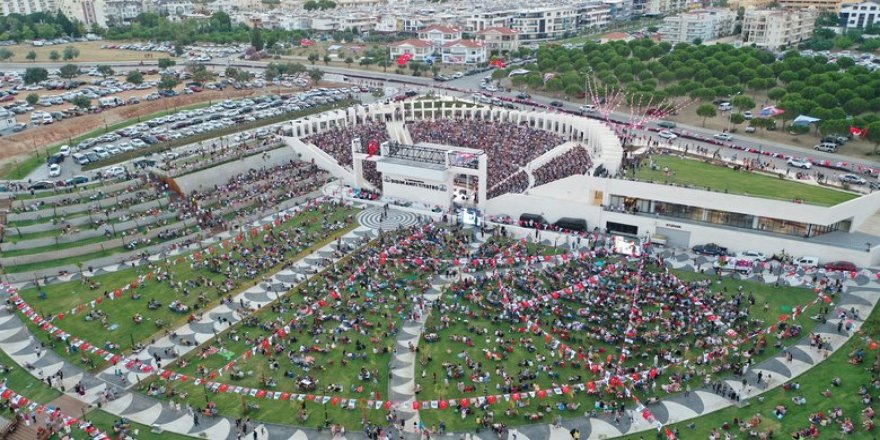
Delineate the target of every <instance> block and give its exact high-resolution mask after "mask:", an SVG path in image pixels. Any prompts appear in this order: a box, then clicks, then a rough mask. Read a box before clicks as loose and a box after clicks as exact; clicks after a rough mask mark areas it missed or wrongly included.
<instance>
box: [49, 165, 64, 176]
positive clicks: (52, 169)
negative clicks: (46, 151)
mask: <svg viewBox="0 0 880 440" xmlns="http://www.w3.org/2000/svg"><path fill="white" fill-rule="evenodd" d="M60 175H61V165H58V164H57V163H53V164H51V165H49V177H58V176H60Z"/></svg>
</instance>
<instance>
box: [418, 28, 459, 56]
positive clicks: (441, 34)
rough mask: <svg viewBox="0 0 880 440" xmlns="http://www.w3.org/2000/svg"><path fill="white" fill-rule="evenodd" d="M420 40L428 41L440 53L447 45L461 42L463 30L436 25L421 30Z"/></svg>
mask: <svg viewBox="0 0 880 440" xmlns="http://www.w3.org/2000/svg"><path fill="white" fill-rule="evenodd" d="M419 40H422V41H427V42H428V43H430V44H431V46H433V47H434V50H435V51H437V52H439V51H440V49H442V48H443V47H444V46H445V45H446V44H447V43H451V42H453V41H458V40H461V30H459V29H458V28H455V27H452V26H443V25H439V24H434V25H431V26H428V27H425V28H423V29H421V30H419Z"/></svg>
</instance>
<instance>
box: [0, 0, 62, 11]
mask: <svg viewBox="0 0 880 440" xmlns="http://www.w3.org/2000/svg"><path fill="white" fill-rule="evenodd" d="M56 10H58V6H57V4H56V2H55V0H0V11H2V12H3V14H2V15H9V14H25V15H26V14H33V13H36V12H55V11H56Z"/></svg>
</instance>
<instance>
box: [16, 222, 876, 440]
mask: <svg viewBox="0 0 880 440" xmlns="http://www.w3.org/2000/svg"><path fill="white" fill-rule="evenodd" d="M372 233H374V232H373V231H371V230H369V229H368V228H358V229H357V230H355V231H353V232H351V233H350V234H347V235H348V237H346V238H347V239H350V238H355V239H356V238H357V237H363V236H365V235H371V234H372ZM352 236H353V237H352ZM475 245H477V244H476V243H475ZM325 248H326V247H325ZM322 250H324V248H322ZM319 252H320V251H319ZM662 256H663V257H664V259H665V260H666V261H667V262H668V263H669V264H670V265H671V266H672V267H675V268H681V269H691V270H693V269H697V270H698V269H699V268H700V266H702V265H705V264H709V263H708V260H706V259H704V258H699V257H697V258H696V260H694V258H693V256H692V255H690V254H688V253H686V252H676V251H663V254H662ZM692 262H693V263H692ZM313 263H314V262H313ZM306 264H311V263H306ZM279 275H280V276H293V275H294V274H293V273H286V274H279ZM277 276H278V275H276V277H273V280H276V281H278V279H277ZM777 278H779V279H780V282H781V283H783V284H786V285H798V284H800V283H802V280H803V273H799V274H796V275H795V276H791V277H789V276H787V275H777V274H771V273H769V272H766V271H765V272H764V273H762V274H757V275H753V276H751V277H749V279H752V280H754V281H763V282H765V283H775V282H776V281H777ZM829 278H832V279H838V278H839V279H843V282H844V286H845V287H846V288H845V290H844V293H842V294H841V295H839V296H838V297H837V300H838V301H837V303H836V304H835V305H836V306H837V307H840V308H843V309H846V310H849V309H850V308H852V309H855V310H857V311H858V316H859V317H860V318H858V319H856V320H855V329H854V331H851V332H850V333H849V334H848V335H845V334H838V333H837V331H836V326H837V322H838V319H837V318H836V317H835V318H833V319H829V320H828V322H827V323H825V324H820V325H818V326H816V329H815V330H814V331H815V332H816V333H818V334H819V335H821V336H822V337H823V338H827V339H828V340H830V342H831V345H832V348H833V350H834V351H836V350H838V349H839V348H840V347H841V346H842V345H843V343H844V342H846V341H847V340H848V338H849V335H851V334H853V333H855V330H858V329H859V328H860V327H861V325H862V323H863V320H864V318H865V317H867V316H868V315H869V314H870V312H871V310H872V308H873V307H874V306H875V304H876V302H877V300H878V298H880V295H878V293H880V284H878V283H877V281H876V277H875V276H874V273H872V272H864V271H863V272H861V273H859V274H858V275H857V276H856V277H854V278H849V277H844V276H843V275H841V274H830V275H829ZM448 281H449V280H443V279H435V280H434V282H432V288H431V289H429V290H428V291H427V292H424V293H423V296H424V298H425V299H426V301H436V300H438V299H439V295H440V289H437V287H442V285H441V284H442V283H444V282H448ZM281 282H285V281H281ZM268 292H271V290H270V287H269V286H268V285H266V286H260V290H259V291H258V290H252V291H250V292H243V293H241V294H240V295H241V296H247V295H250V297H249V298H248V299H247V300H248V301H255V302H261V301H260V300H263V299H265V300H271V299H272V298H271V296H270V295H269V293H268ZM6 294H7V292H3V295H6ZM221 312H222V310H219V309H217V308H215V309H214V310H211V311H210V312H206V315H208V314H213V313H221ZM227 313H229V314H230V315H231V316H234V315H235V313H234V309H230V310H229V311H228V312H227ZM424 320H425V317H421V319H420V320H419V321H418V322H406V323H404V326H403V331H402V332H401V335H400V338H399V340H398V344H397V348H398V354H395V356H394V358H393V360H392V364H391V373H392V382H391V384H389V386H391V387H393V385H392V384H393V383H394V382H397V385H400V384H401V383H405V384H407V385H409V384H413V385H414V382H409V380H411V378H414V374H415V365H414V362H415V359H414V357H412V356H411V355H410V356H408V355H407V352H408V342H409V341H413V340H415V342H414V343H417V341H418V338H419V335H420V334H421V330H422V329H423V326H424ZM196 324H199V325H203V326H204V324H206V323H203V322H199V323H196ZM211 325H213V324H211ZM188 328H190V329H191V330H192V332H193V333H192V334H193V338H194V339H196V340H198V339H200V338H202V337H207V336H208V334H207V333H205V331H209V332H210V330H209V329H208V328H205V327H202V328H201V330H200V331H198V332H197V331H196V330H195V329H193V328H192V327H188ZM196 333H198V334H199V335H203V336H195V335H196ZM404 333H406V335H404ZM158 343H159V341H157V344H158ZM37 345H38V344H37V343H36V340H35V339H34V338H33V336H32V335H31V334H30V333H29V331H28V329H27V327H25V326H24V325H23V323H22V321H21V320H20V319H19V317H18V316H17V315H15V314H14V313H10V312H8V311H7V310H5V309H4V310H0V346H2V348H3V350H4V351H5V352H7V353H8V354H9V355H10V357H11V358H12V359H13V360H14V361H15V362H16V363H17V364H19V365H21V366H24V365H26V364H28V365H30V366H32V367H33V369H32V370H31V371H32V373H33V374H34V375H41V374H42V375H43V376H48V375H52V374H54V373H56V372H58V371H62V372H63V374H64V381H63V384H64V387H65V389H66V390H68V391H70V390H72V388H73V386H74V385H75V384H76V383H79V382H81V383H82V384H83V385H84V386H85V388H86V392H85V394H84V395H82V396H81V395H79V394H75V393H71V392H68V393H67V394H68V395H69V396H71V397H74V398H76V399H78V400H80V401H83V402H85V403H89V404H96V403H97V402H98V401H99V400H100V396H101V394H102V393H103V392H105V391H106V390H113V391H115V392H116V394H117V398H116V399H115V400H113V401H111V402H109V403H108V404H106V405H105V406H104V407H103V409H104V410H106V411H108V412H110V413H112V414H115V415H117V416H124V417H127V418H129V419H131V420H133V421H135V422H138V423H141V424H145V425H148V426H154V427H157V428H158V429H162V430H167V431H171V432H176V433H181V434H186V435H191V436H196V437H207V438H211V439H233V438H236V437H237V433H236V431H235V429H234V423H233V421H232V419H231V418H229V417H225V416H221V417H215V418H210V419H205V418H203V417H199V421H200V423H199V424H198V425H197V424H196V423H195V420H194V418H193V417H192V416H191V415H189V414H187V413H186V412H185V411H178V410H175V409H173V408H171V407H170V406H169V405H168V404H166V403H165V402H162V401H159V400H156V399H154V398H151V397H147V396H144V395H141V394H138V393H134V392H130V391H126V389H125V387H127V386H130V382H129V383H127V384H126V383H120V382H121V380H120V378H119V377H116V376H115V375H113V374H110V375H108V372H107V371H105V372H102V373H99V374H98V376H95V375H92V374H90V373H88V372H85V371H83V370H81V369H80V368H79V367H77V366H75V365H73V364H71V363H69V362H67V361H65V360H64V359H63V358H61V357H60V356H58V355H57V354H55V353H54V352H53V351H51V350H49V351H45V352H44V353H42V355H39V356H38V354H37V352H36V350H35V347H36V346H37ZM157 347H158V346H157ZM157 347H154V348H157ZM190 349H191V348H190ZM401 349H404V350H401ZM788 351H789V352H791V353H792V355H793V360H792V362H790V363H789V362H787V361H786V360H785V357H784V354H783V353H779V354H777V355H776V356H774V357H772V358H770V359H767V360H765V361H763V362H761V363H759V364H757V365H754V366H752V367H751V368H750V369H749V371H748V373H747V378H749V379H750V380H749V382H750V383H753V382H754V380H753V379H754V378H755V377H756V375H757V374H758V373H759V372H762V373H764V377H765V378H766V377H767V375H768V374H770V375H772V379H771V380H770V382H769V384H768V385H766V386H764V387H754V386H753V387H749V388H748V389H747V390H746V391H745V392H744V393H743V394H744V396H746V398H751V397H754V396H756V395H758V394H761V393H763V392H764V391H766V390H767V389H772V388H775V387H778V386H780V385H781V384H782V383H784V382H785V381H787V380H790V379H792V378H795V377H797V376H799V375H800V374H803V373H804V372H806V371H807V370H809V368H811V367H812V366H813V365H815V364H816V363H818V362H820V361H821V360H822V356H821V355H820V354H819V353H818V351H817V350H815V349H814V348H812V347H811V346H810V344H809V341H808V340H807V338H806V337H804V338H801V339H800V340H799V341H798V342H796V343H795V344H793V345H792V346H791V347H789V348H788ZM130 374H131V373H124V374H123V376H124V377H126V380H128V377H134V378H135V380H137V378H138V377H140V376H137V375H136V376H130ZM401 381H403V382H401ZM726 382H727V383H728V384H729V385H731V386H733V387H734V389H741V387H742V385H741V383H740V382H739V381H736V380H733V379H729V380H726ZM737 387H739V388H737ZM393 392H397V393H398V397H397V398H406V397H407V396H412V394H413V393H412V391H409V390H408V389H407V388H405V387H404V388H402V389H398V391H393ZM392 398H393V397H392ZM410 399H411V398H410ZM734 404H736V402H733V401H731V400H729V399H726V398H724V397H721V396H719V395H717V394H715V393H713V392H711V391H710V390H708V389H705V388H701V389H697V390H695V391H693V392H692V393H691V395H690V396H689V397H684V396H683V395H677V396H672V397H670V398H668V399H664V400H663V401H661V402H659V403H658V404H656V405H651V406H649V408H650V409H651V411H652V412H653V413H654V415H655V416H656V417H657V419H658V420H659V421H660V422H662V423H664V424H668V423H675V422H680V421H683V420H687V419H691V418H695V417H699V416H701V415H704V414H707V413H709V412H712V411H716V410H720V409H723V408H726V407H729V406H732V405H734ZM402 415H403V414H402ZM409 416H410V418H409V419H408V420H409V424H408V426H407V428H408V430H412V426H413V422H417V421H418V419H417V414H416V413H415V412H412V411H411V414H409ZM571 429H578V430H580V432H581V435H582V438H611V437H616V436H620V435H624V434H632V433H636V432H640V431H647V430H653V429H654V427H653V426H651V425H650V424H649V423H648V422H646V421H645V420H644V419H642V418H641V417H640V415H639V414H637V413H634V414H633V420H632V421H631V422H630V421H629V420H628V418H624V420H623V421H622V422H621V423H620V424H617V425H616V424H614V423H613V421H612V420H610V419H607V418H603V417H599V418H587V417H578V418H574V419H570V420H566V421H564V422H563V423H562V425H561V427H559V428H554V427H553V426H551V425H548V424H540V425H527V426H519V427H516V428H512V429H511V430H510V432H509V436H508V438H513V434H516V438H517V440H523V439H568V438H570V435H569V430H571ZM404 437H405V438H407V439H414V438H418V434H414V433H411V432H410V433H406V434H405V436H404ZM469 437H470V438H473V439H479V438H486V439H488V438H494V434H487V435H479V434H469ZM257 438H258V439H327V438H330V435H329V433H328V432H324V431H317V430H312V429H302V428H295V427H291V426H281V425H273V424H263V425H258V426H257ZM347 438H357V439H361V438H364V436H363V434H362V433H360V432H354V433H351V434H349V435H347Z"/></svg>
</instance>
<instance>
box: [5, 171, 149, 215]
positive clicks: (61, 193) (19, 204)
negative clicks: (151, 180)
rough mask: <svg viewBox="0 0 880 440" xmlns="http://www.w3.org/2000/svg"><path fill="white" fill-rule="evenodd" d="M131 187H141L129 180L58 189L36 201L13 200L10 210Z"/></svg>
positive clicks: (135, 181)
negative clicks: (54, 192)
mask: <svg viewBox="0 0 880 440" xmlns="http://www.w3.org/2000/svg"><path fill="white" fill-rule="evenodd" d="M131 185H138V186H143V184H142V182H141V181H140V179H130V180H124V181H121V182H109V181H108V182H107V184H106V185H98V186H95V187H91V188H86V189H82V188H73V190H72V191H71V192H67V189H64V188H59V189H58V193H57V194H54V195H51V196H48V197H40V198H38V199H22V200H15V201H14V202H12V208H14V209H22V210H23V209H26V208H27V207H28V206H30V205H32V204H33V203H35V202H45V203H47V204H50V203H54V202H56V201H59V200H64V199H68V198H71V197H78V198H87V197H90V196H92V195H94V194H97V193H99V192H103V193H104V194H107V193H111V192H114V191H120V190H124V189H126V188H128V187H129V186H131ZM37 192H43V191H37ZM19 194H26V193H19Z"/></svg>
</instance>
